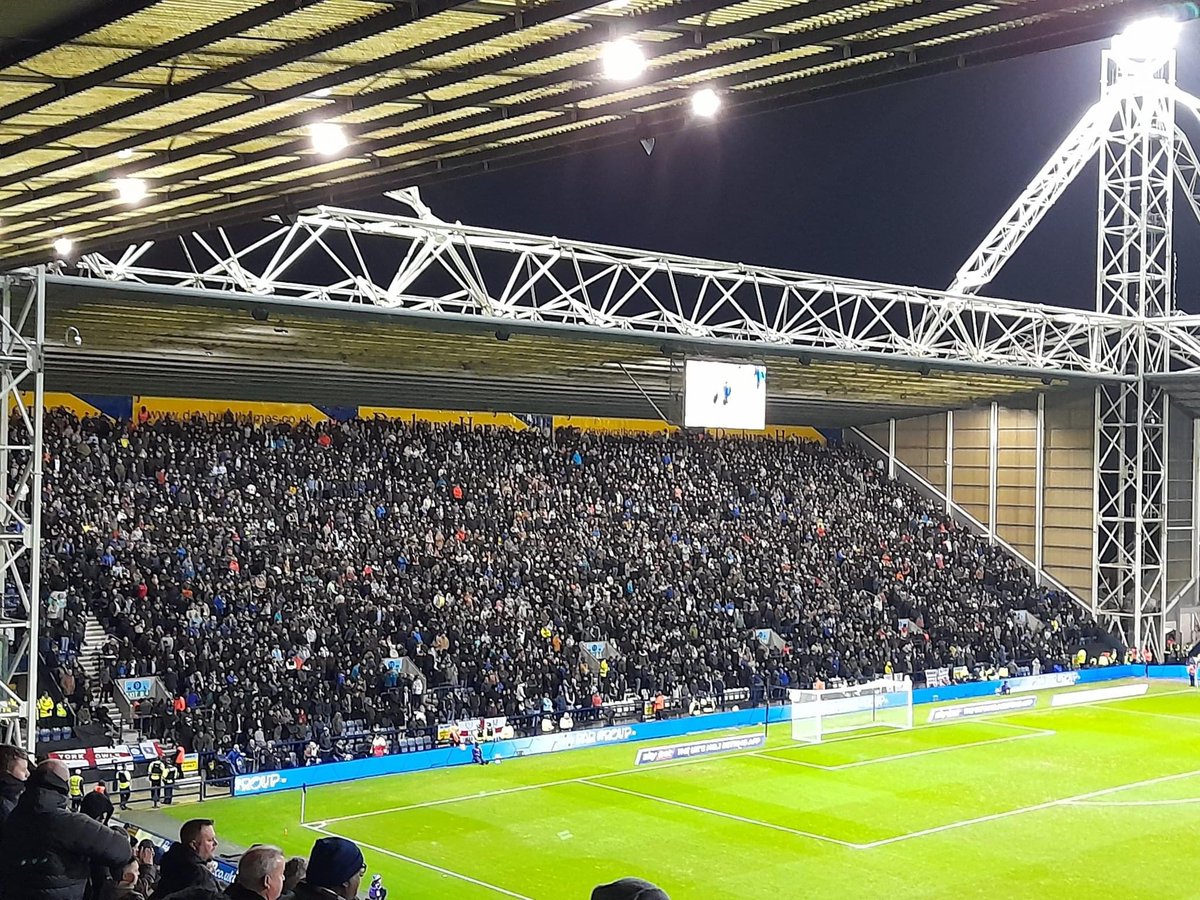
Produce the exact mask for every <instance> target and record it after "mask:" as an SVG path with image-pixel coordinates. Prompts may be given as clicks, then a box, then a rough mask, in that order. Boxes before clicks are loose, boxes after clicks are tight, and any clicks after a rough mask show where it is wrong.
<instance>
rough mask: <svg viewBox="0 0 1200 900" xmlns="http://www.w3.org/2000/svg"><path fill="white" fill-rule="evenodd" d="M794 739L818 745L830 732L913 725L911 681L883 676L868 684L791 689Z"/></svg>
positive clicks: (910, 726) (790, 713) (909, 726)
mask: <svg viewBox="0 0 1200 900" xmlns="http://www.w3.org/2000/svg"><path fill="white" fill-rule="evenodd" d="M788 700H789V701H790V703H791V706H790V709H789V719H790V721H791V724H792V740H794V741H799V742H802V743H806V744H819V743H820V742H821V741H822V740H824V738H825V737H826V736H827V735H831V734H843V733H845V732H850V731H863V730H867V729H909V728H912V727H913V712H912V680H911V679H909V678H883V679H877V680H875V681H870V682H867V683H866V684H853V685H845V686H842V687H834V688H821V689H811V690H799V689H794V690H789V691H788Z"/></svg>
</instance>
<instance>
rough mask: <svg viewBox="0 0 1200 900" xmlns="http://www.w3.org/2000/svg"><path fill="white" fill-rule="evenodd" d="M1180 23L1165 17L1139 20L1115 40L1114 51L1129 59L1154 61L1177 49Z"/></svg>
mask: <svg viewBox="0 0 1200 900" xmlns="http://www.w3.org/2000/svg"><path fill="white" fill-rule="evenodd" d="M1179 24H1180V23H1179V22H1176V21H1175V20H1174V19H1168V18H1166V17H1164V16H1154V17H1152V18H1149V19H1139V20H1138V21H1136V22H1134V23H1133V24H1131V25H1130V26H1129V27H1128V28H1126V29H1125V30H1124V31H1122V32H1121V33H1120V34H1118V35H1117V36H1116V37H1114V38H1113V43H1112V45H1113V49H1114V50H1116V51H1117V52H1118V53H1120V54H1121V55H1122V56H1125V57H1128V58H1129V59H1153V58H1155V57H1159V56H1163V55H1164V54H1166V53H1169V52H1171V51H1172V50H1174V49H1175V43H1176V42H1177V41H1178V40H1179Z"/></svg>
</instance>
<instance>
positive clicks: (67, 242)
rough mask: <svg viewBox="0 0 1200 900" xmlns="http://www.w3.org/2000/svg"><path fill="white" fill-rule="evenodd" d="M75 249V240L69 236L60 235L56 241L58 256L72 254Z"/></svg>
mask: <svg viewBox="0 0 1200 900" xmlns="http://www.w3.org/2000/svg"><path fill="white" fill-rule="evenodd" d="M74 249H75V242H74V241H72V240H71V239H70V238H68V237H60V238H58V239H57V240H55V242H54V252H55V253H56V254H57V255H58V256H70V255H71V251H72V250H74Z"/></svg>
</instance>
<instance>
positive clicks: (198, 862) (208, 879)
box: [152, 844, 221, 900]
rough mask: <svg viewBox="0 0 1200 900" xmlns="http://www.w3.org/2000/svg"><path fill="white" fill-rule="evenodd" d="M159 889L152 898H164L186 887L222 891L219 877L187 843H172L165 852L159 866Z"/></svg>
mask: <svg viewBox="0 0 1200 900" xmlns="http://www.w3.org/2000/svg"><path fill="white" fill-rule="evenodd" d="M158 873H159V874H158V889H157V890H156V891H155V892H154V897H153V898H152V900H163V898H164V897H166V896H168V895H170V894H176V893H179V892H180V891H182V890H184V889H185V888H197V889H198V890H200V891H207V892H208V893H212V894H217V893H220V890H221V889H220V887H219V886H218V885H217V879H216V878H214V877H213V874H212V872H211V871H209V868H208V864H207V863H205V862H204V860H202V859H201V858H200V857H199V856H197V855H196V851H195V850H193V849H192V848H191V847H188V846H187V845H185V844H172V845H171V849H170V850H168V851H167V852H166V853H164V854H163V858H162V860H161V861H160V862H159V866H158Z"/></svg>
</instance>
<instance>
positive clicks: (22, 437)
mask: <svg viewBox="0 0 1200 900" xmlns="http://www.w3.org/2000/svg"><path fill="white" fill-rule="evenodd" d="M44 298H45V290H44V274H43V273H41V272H37V273H31V274H29V275H27V276H18V277H0V434H2V435H8V439H7V440H4V441H0V743H4V744H14V745H16V746H20V747H26V748H28V749H29V750H30V751H31V752H32V751H33V749H34V743H35V740H36V725H37V710H36V703H35V700H36V697H37V663H38V658H37V639H36V635H37V633H38V630H37V622H38V614H39V610H40V606H39V604H38V603H37V602H31V598H38V597H40V596H41V595H40V588H39V583H40V575H41V500H42V489H41V478H42V466H41V460H42V389H43V386H42V365H43V352H42V351H43V347H44V345H45V319H44V315H43V313H44V309H45V304H44ZM26 393H29V394H32V395H33V396H34V397H35V400H36V402H35V403H34V404H33V405H32V406H29V405H27V404H26V403H25V402H24V399H23V397H24V395H25V394H26ZM13 417H15V418H17V419H18V420H19V421H18V422H15V423H14V422H12V421H11V419H12V418H13ZM10 425H16V426H17V427H10ZM19 670H24V672H25V673H26V674H25V676H24V677H16V676H17V673H18V671H19Z"/></svg>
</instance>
